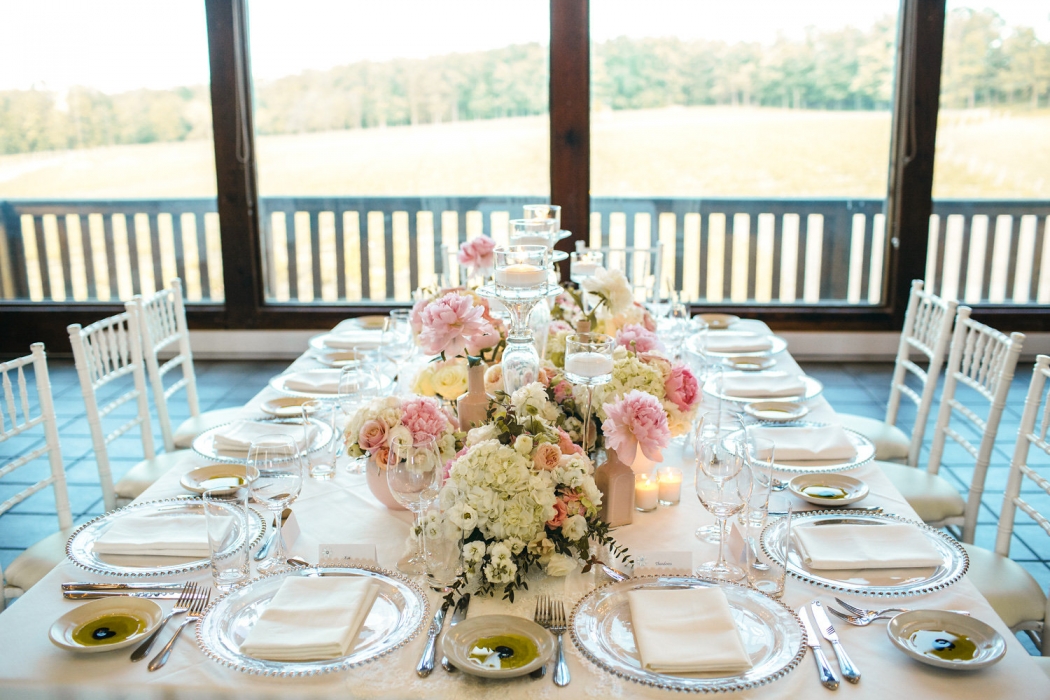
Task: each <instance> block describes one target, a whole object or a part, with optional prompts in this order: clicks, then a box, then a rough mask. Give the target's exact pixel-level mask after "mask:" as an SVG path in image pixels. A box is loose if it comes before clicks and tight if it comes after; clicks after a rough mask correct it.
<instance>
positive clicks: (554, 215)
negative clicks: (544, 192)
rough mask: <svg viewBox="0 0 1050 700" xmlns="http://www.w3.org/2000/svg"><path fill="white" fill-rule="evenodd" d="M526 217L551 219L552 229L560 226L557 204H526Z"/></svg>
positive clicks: (559, 212)
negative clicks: (552, 222) (552, 221)
mask: <svg viewBox="0 0 1050 700" xmlns="http://www.w3.org/2000/svg"><path fill="white" fill-rule="evenodd" d="M524 210H525V218H526V219H553V220H554V230H555V231H557V230H558V229H560V228H561V207H560V206H558V205H557V204H526V205H525V206H524Z"/></svg>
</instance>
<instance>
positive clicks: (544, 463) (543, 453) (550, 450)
mask: <svg viewBox="0 0 1050 700" xmlns="http://www.w3.org/2000/svg"><path fill="white" fill-rule="evenodd" d="M560 459H561V450H560V449H558V446H557V445H552V444H551V443H549V442H544V443H541V444H540V446H539V447H537V448H536V452H535V454H533V455H532V463H533V464H535V465H536V468H537V469H539V470H540V471H547V472H549V471H551V470H552V469H554V468H555V467H556V466H558V461H559V460H560Z"/></svg>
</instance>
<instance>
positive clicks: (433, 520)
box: [423, 511, 444, 540]
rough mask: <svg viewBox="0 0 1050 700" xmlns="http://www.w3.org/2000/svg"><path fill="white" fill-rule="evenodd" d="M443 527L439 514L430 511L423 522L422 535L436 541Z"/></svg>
mask: <svg viewBox="0 0 1050 700" xmlns="http://www.w3.org/2000/svg"><path fill="white" fill-rule="evenodd" d="M443 525H444V523H442V521H441V514H440V513H438V512H437V511H430V512H429V513H427V514H426V517H425V518H424V520H423V535H424V536H425V537H427V538H429V539H432V540H436V539H438V538H440V537H441V536H442V534H443V532H442V531H443Z"/></svg>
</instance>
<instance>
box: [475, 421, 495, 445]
mask: <svg viewBox="0 0 1050 700" xmlns="http://www.w3.org/2000/svg"><path fill="white" fill-rule="evenodd" d="M497 439H499V430H497V429H496V426H495V425H493V424H492V423H486V424H485V425H482V426H479V427H477V428H471V429H470V430H469V431H467V446H468V447H472V446H474V445H477V444H478V443H480V442H485V441H486V440H497Z"/></svg>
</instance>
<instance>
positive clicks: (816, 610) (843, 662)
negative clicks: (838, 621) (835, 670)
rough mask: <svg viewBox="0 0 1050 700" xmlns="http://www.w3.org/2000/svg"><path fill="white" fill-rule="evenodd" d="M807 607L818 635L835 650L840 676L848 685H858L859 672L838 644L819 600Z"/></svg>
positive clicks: (832, 627) (835, 634)
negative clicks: (811, 611)
mask: <svg viewBox="0 0 1050 700" xmlns="http://www.w3.org/2000/svg"><path fill="white" fill-rule="evenodd" d="M809 607H810V609H812V610H813V621H814V622H815V623H817V626H818V627H820V633H821V634H823V635H824V639H826V640H828V641H829V642H831V648H832V649H834V650H835V656H836V657H837V658H838V660H839V669H841V670H842V675H843V676H845V678H846V680H847V681H849V682H850V683H860V671H859V670H858V669H857V667H856V666H855V665H854V664H853V660H852V659H851V658H850V657H849V655H848V654H846V650H845V649H843V648H842V644H841V643H840V642H839V635H838V633H836V632H835V626H834V625H832V624H831V620H829V619H828V614H827V613H826V612H824V606H823V605H821V603H820V601H819V600H814V601H813V602H812V603H810V605H809Z"/></svg>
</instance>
